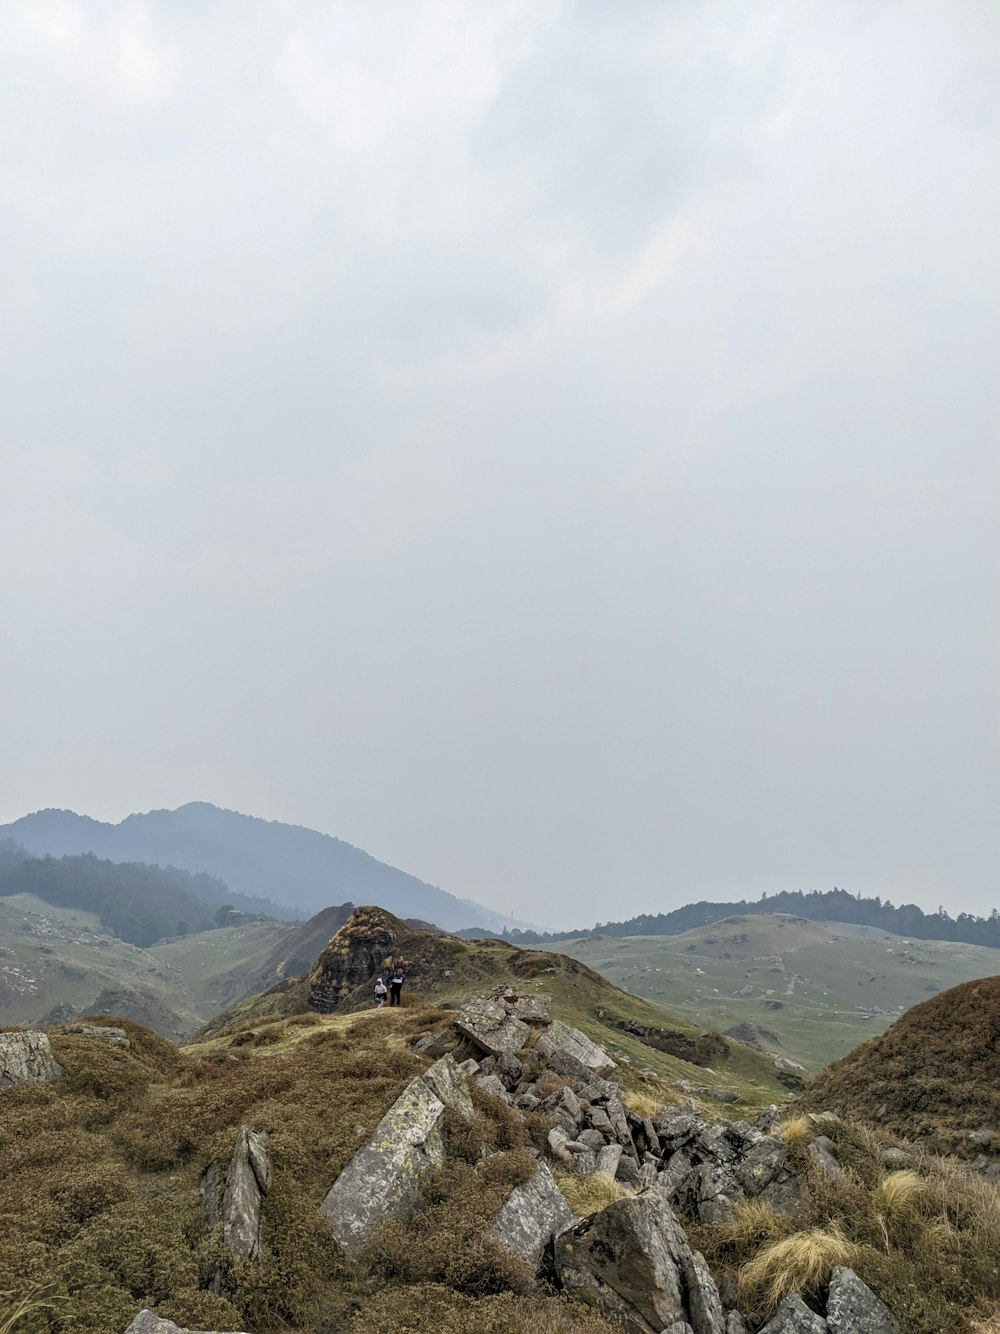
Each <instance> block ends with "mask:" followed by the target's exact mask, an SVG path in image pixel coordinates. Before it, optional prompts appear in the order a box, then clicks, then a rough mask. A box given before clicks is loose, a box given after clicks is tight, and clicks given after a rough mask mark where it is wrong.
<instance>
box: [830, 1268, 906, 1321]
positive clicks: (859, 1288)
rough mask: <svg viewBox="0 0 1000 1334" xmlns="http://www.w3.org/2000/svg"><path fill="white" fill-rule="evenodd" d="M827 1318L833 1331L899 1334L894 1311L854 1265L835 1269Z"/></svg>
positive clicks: (831, 1282) (831, 1281)
mask: <svg viewBox="0 0 1000 1334" xmlns="http://www.w3.org/2000/svg"><path fill="white" fill-rule="evenodd" d="M826 1321H827V1326H828V1327H829V1330H830V1334H861V1331H863V1332H864V1334H899V1325H898V1324H897V1323H896V1321H895V1320H894V1319H893V1316H892V1312H891V1311H890V1310H889V1308H888V1307H887V1306H886V1305H885V1303H884V1302H882V1301H880V1300H879V1298H878V1297H876V1296H875V1294H874V1292H872V1290H871V1288H869V1287H868V1285H867V1283H863V1282H862V1280H861V1279H860V1278H858V1276H857V1274H856V1273H855V1272H854V1270H853V1269H846V1268H838V1269H835V1270H834V1271H833V1277H832V1278H831V1279H830V1295H829V1297H828V1298H827V1302H826Z"/></svg>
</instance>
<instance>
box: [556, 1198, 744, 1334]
mask: <svg viewBox="0 0 1000 1334" xmlns="http://www.w3.org/2000/svg"><path fill="white" fill-rule="evenodd" d="M555 1271H556V1276H557V1278H558V1280H559V1283H560V1285H561V1286H562V1287H563V1289H564V1290H565V1291H566V1292H567V1293H568V1294H569V1296H570V1297H572V1298H573V1299H575V1300H576V1301H580V1302H583V1303H584V1305H586V1306H588V1307H590V1308H592V1309H597V1310H598V1311H600V1312H601V1313H602V1314H604V1315H605V1316H607V1318H608V1319H609V1320H612V1321H617V1322H618V1323H619V1324H621V1326H622V1327H623V1328H624V1329H625V1330H626V1331H627V1334H654V1331H655V1332H656V1334H658V1332H659V1331H660V1330H664V1329H670V1328H672V1327H674V1326H678V1325H679V1326H680V1327H681V1328H682V1329H683V1328H684V1326H685V1325H687V1326H688V1327H689V1328H690V1329H691V1330H692V1331H693V1334H724V1331H725V1320H724V1316H723V1311H722V1303H721V1301H720V1300H719V1294H718V1290H717V1289H716V1286H715V1283H714V1281H713V1279H712V1276H711V1274H710V1273H709V1272H708V1268H707V1266H706V1265H705V1262H704V1261H703V1260H702V1258H701V1257H700V1256H698V1255H696V1253H695V1252H694V1251H692V1250H691V1247H690V1246H689V1245H688V1241H687V1237H686V1236H685V1234H684V1229H683V1228H682V1227H681V1225H680V1223H679V1222H678V1221H677V1218H676V1217H675V1215H674V1212H673V1210H672V1209H671V1207H670V1205H669V1203H668V1201H667V1199H666V1197H665V1195H664V1194H663V1193H662V1192H661V1191H659V1190H656V1189H652V1190H647V1191H645V1192H644V1193H643V1194H641V1195H637V1196H635V1197H634V1198H632V1199H625V1200H618V1201H617V1202H616V1203H614V1204H610V1205H608V1206H607V1208H605V1209H602V1210H601V1211H600V1213H598V1214H595V1215H594V1216H593V1217H592V1218H587V1219H584V1220H583V1222H581V1223H577V1224H575V1225H574V1226H573V1227H571V1228H569V1229H568V1230H567V1231H565V1232H563V1233H561V1234H560V1235H559V1236H558V1237H557V1238H556V1242H555Z"/></svg>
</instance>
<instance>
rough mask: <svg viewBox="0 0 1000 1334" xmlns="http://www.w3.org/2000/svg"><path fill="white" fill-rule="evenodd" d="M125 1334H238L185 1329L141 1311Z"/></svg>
mask: <svg viewBox="0 0 1000 1334" xmlns="http://www.w3.org/2000/svg"><path fill="white" fill-rule="evenodd" d="M125 1334H237V1331H235V1330H228V1331H224V1330H198V1329H183V1328H182V1327H181V1326H180V1325H175V1324H174V1322H173V1321H172V1320H164V1319H163V1317H162V1316H158V1315H155V1314H154V1313H153V1312H152V1311H148V1310H143V1311H140V1312H139V1314H138V1315H137V1316H136V1318H135V1319H134V1320H133V1321H132V1323H131V1324H130V1325H129V1327H128V1329H126V1331H125Z"/></svg>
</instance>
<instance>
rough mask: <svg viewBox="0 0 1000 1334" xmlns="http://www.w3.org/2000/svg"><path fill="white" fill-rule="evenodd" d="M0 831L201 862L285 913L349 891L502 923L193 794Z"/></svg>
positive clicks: (45, 842)
mask: <svg viewBox="0 0 1000 1334" xmlns="http://www.w3.org/2000/svg"><path fill="white" fill-rule="evenodd" d="M5 838H6V839H12V840H14V841H15V842H17V843H18V844H20V845H21V846H22V847H23V848H25V849H27V851H28V852H30V853H32V854H33V855H35V856H40V855H49V856H53V857H62V856H67V855H71V854H80V853H87V852H90V853H94V854H95V855H96V856H98V857H104V858H107V859H109V860H111V861H133V862H149V863H153V864H155V865H159V866H174V867H179V868H180V869H182V870H185V871H192V872H205V873H207V874H208V875H210V876H216V877H218V878H219V879H220V880H222V881H224V882H225V884H226V885H227V886H228V887H229V889H230V890H232V891H233V892H234V893H238V894H241V895H246V896H248V897H249V898H252V899H263V900H267V901H268V902H269V903H270V904H272V905H273V904H277V905H280V906H281V907H282V908H283V909H284V910H285V911H284V914H283V915H285V916H290V917H296V916H298V917H306V916H309V915H311V914H313V913H316V912H319V911H320V910H321V909H323V908H325V907H326V906H327V905H328V904H330V903H338V902H345V901H346V900H348V899H351V900H353V901H354V902H355V903H361V902H366V901H374V902H378V903H384V904H385V905H386V906H387V907H388V908H390V909H391V910H392V911H393V912H396V913H399V914H400V916H403V917H419V918H421V919H423V920H424V921H428V922H434V923H435V924H436V925H437V926H440V927H443V928H444V929H445V930H455V929H458V928H460V927H489V928H496V927H502V926H503V925H504V921H503V920H502V919H501V918H500V917H499V915H498V914H496V913H494V912H491V911H490V909H488V908H484V907H483V906H482V905H481V904H478V903H473V902H471V901H470V900H466V899H459V898H456V897H455V896H454V895H453V894H448V893H446V892H445V891H444V890H442V889H439V888H438V887H437V886H436V885H428V884H426V883H425V882H424V881H422V880H418V879H417V877H416V876H412V875H408V874H407V873H406V872H405V871H400V870H397V869H396V868H395V867H393V866H387V865H385V863H384V862H380V861H376V859H375V858H374V857H371V856H369V854H368V853H367V852H363V851H362V850H361V849H360V848H355V847H352V846H351V845H350V844H349V843H344V842H342V841H341V840H340V839H338V838H332V837H330V836H329V835H327V834H321V833H318V832H317V831H316V830H314V829H305V828H303V827H302V826H300V825H289V824H282V823H281V822H280V821H277V820H259V819H256V818H255V817H253V816H249V815H241V814H239V813H238V812H237V811H227V810H222V809H220V808H219V807H218V806H213V805H211V804H210V803H208V802H203V801H193V802H189V803H188V804H187V805H186V806H180V807H178V809H177V810H174V811H167V810H162V811H147V812H145V813H144V814H136V815H129V816H127V817H126V819H124V820H122V821H121V823H120V824H105V823H102V822H101V821H99V820H92V819H91V818H90V817H89V816H85V815H77V814H76V813H75V812H73V811H60V810H44V811H36V812H35V813H34V814H32V815H25V816H23V817H22V818H21V819H19V820H15V821H14V822H13V823H12V824H8V825H4V826H0V839H5ZM265 907H266V905H265ZM265 907H261V908H259V909H257V910H258V911H264V910H265Z"/></svg>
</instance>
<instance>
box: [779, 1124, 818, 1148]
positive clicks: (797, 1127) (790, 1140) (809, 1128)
mask: <svg viewBox="0 0 1000 1334" xmlns="http://www.w3.org/2000/svg"><path fill="white" fill-rule="evenodd" d="M815 1138H816V1131H815V1128H814V1127H813V1123H812V1122H811V1121H810V1120H809V1118H808V1116H790V1117H788V1118H787V1120H785V1121H782V1123H781V1141H782V1143H783V1144H785V1145H786V1146H787V1147H788V1148H791V1147H792V1146H793V1145H799V1146H805V1145H806V1144H809V1143H811V1142H812V1140H814V1139H815Z"/></svg>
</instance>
